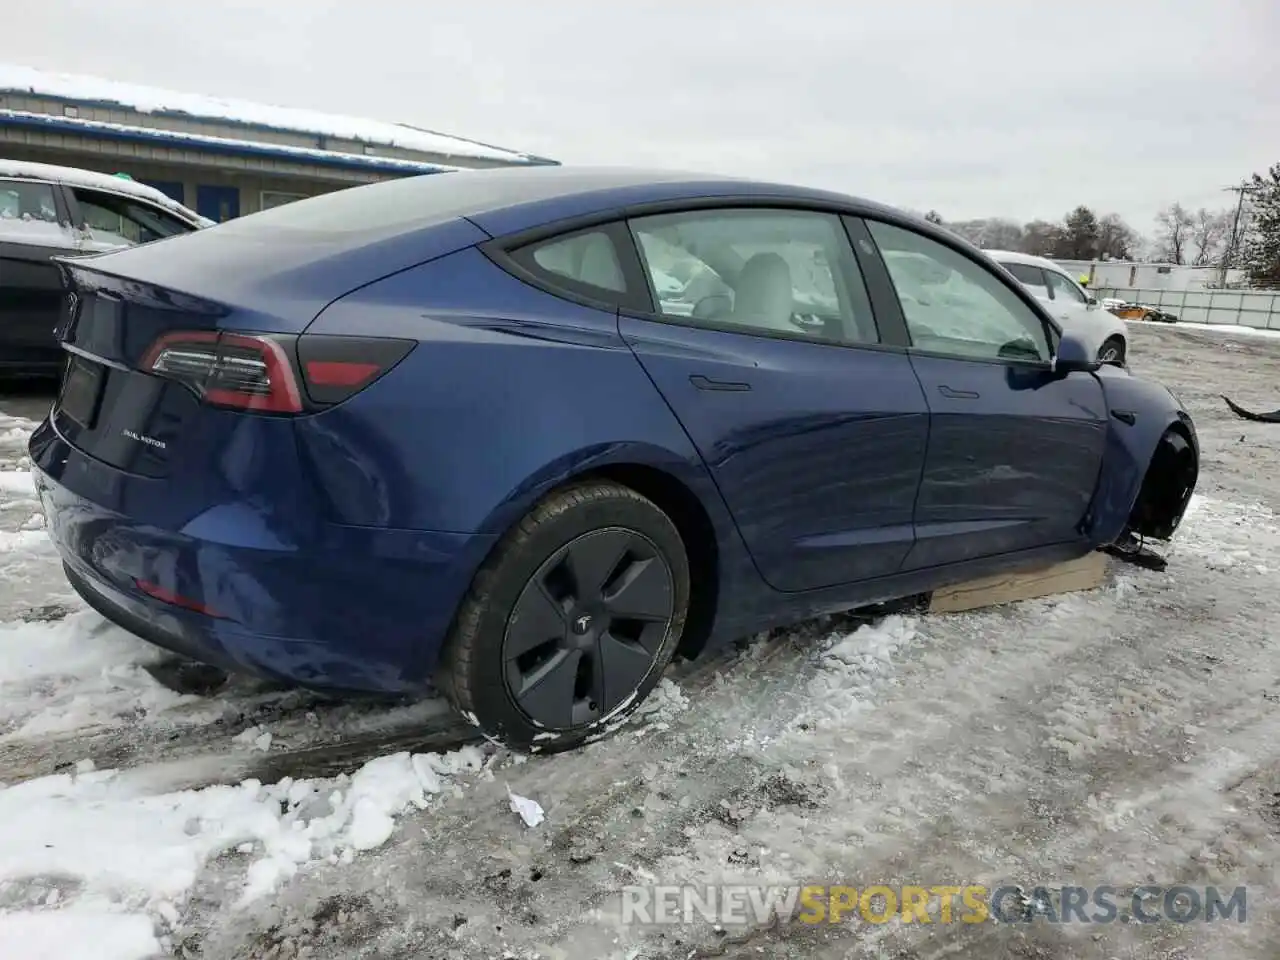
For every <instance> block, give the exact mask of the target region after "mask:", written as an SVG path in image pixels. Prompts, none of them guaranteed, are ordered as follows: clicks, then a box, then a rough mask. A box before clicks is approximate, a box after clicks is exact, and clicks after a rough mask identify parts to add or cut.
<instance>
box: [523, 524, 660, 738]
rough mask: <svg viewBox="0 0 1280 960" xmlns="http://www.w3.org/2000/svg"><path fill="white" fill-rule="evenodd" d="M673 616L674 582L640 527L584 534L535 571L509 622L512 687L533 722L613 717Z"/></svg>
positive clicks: (559, 725) (578, 722)
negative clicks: (639, 529)
mask: <svg viewBox="0 0 1280 960" xmlns="http://www.w3.org/2000/svg"><path fill="white" fill-rule="evenodd" d="M674 616H675V582H674V578H673V576H672V573H671V567H670V565H669V564H668V563H667V561H666V559H665V558H664V557H663V556H662V554H661V551H660V550H659V549H658V547H657V545H656V544H654V543H653V541H652V540H650V539H649V538H648V537H646V536H644V535H643V534H641V533H638V532H637V531H635V530H628V529H625V528H622V527H613V528H608V529H604V530H594V531H592V532H590V533H585V534H583V535H581V536H579V537H577V538H576V539H574V540H573V541H571V542H570V543H567V544H565V545H564V546H563V547H561V548H560V549H559V550H558V551H557V552H556V553H555V554H554V555H553V556H552V557H550V558H549V559H548V560H547V561H546V562H545V563H543V564H542V566H541V567H539V568H538V571H537V572H536V573H535V574H534V575H533V577H532V578H530V580H529V582H528V583H527V584H526V585H525V588H524V590H523V591H522V592H521V594H520V599H519V600H517V601H516V606H515V609H514V610H513V611H512V612H511V617H510V619H509V620H508V621H507V630H506V635H505V636H504V638H503V645H502V661H503V665H504V667H505V679H506V685H507V691H508V693H510V695H511V697H512V699H513V700H514V701H515V702H516V704H517V705H518V706H519V708H520V710H521V712H522V713H524V714H525V716H527V717H528V718H529V720H530V721H532V722H533V723H534V724H535V725H536V726H539V727H543V728H546V729H549V730H568V729H571V728H573V727H581V726H585V725H586V724H589V723H591V722H593V721H596V720H600V719H601V718H603V717H607V716H608V715H609V714H610V713H611V712H612V711H614V710H615V709H616V708H617V707H618V706H619V705H620V704H622V703H623V702H624V701H625V700H626V698H627V697H629V696H631V695H633V694H634V693H635V691H636V690H637V689H638V688H639V686H640V683H641V681H643V680H644V678H645V677H646V676H648V674H649V672H650V671H651V670H652V669H653V665H654V661H655V659H656V658H657V656H658V654H659V653H660V651H661V650H662V646H663V641H664V640H665V639H666V636H667V632H668V630H669V629H670V627H671V621H672V619H673V618H674Z"/></svg>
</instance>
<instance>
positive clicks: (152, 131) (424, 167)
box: [0, 109, 462, 175]
mask: <svg viewBox="0 0 1280 960" xmlns="http://www.w3.org/2000/svg"><path fill="white" fill-rule="evenodd" d="M0 124H16V125H19V126H28V127H43V128H47V129H48V128H51V129H56V130H61V131H71V132H74V133H80V134H88V135H91V136H99V137H108V138H118V139H122V140H133V141H139V140H141V141H146V142H151V143H163V144H166V145H170V146H193V147H196V148H198V149H205V150H212V151H215V152H231V153H236V154H259V155H266V156H272V157H284V158H290V159H293V160H297V161H300V162H309V163H322V164H326V165H331V166H333V165H336V166H341V167H355V168H367V169H370V170H381V171H391V172H397V173H401V174H405V175H410V174H420V173H445V172H448V171H450V170H460V169H462V168H461V167H451V166H446V165H444V164H440V163H427V162H426V161H425V160H402V159H400V158H399V157H377V156H368V155H366V154H362V153H340V152H338V151H336V150H321V149H319V148H318V147H293V146H289V145H288V144H282V143H262V142H260V141H257V140H236V139H233V138H232V137H214V136H209V135H208V134H202V133H186V132H179V131H177V130H163V129H161V128H159V127H138V126H131V125H129V124H126V123H107V122H106V121H105V120H85V119H83V118H81V117H63V116H57V115H54V114H48V113H30V112H27V111H24V110H4V109H0Z"/></svg>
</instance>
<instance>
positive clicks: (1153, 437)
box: [1087, 366, 1199, 544]
mask: <svg viewBox="0 0 1280 960" xmlns="http://www.w3.org/2000/svg"><path fill="white" fill-rule="evenodd" d="M1097 376H1098V379H1099V380H1100V381H1101V383H1102V388H1103V391H1104V393H1105V395H1106V402H1107V410H1108V413H1109V426H1108V431H1107V448H1106V453H1105V454H1104V456H1103V461H1102V474H1101V477H1100V478H1099V481H1098V489H1097V490H1096V491H1095V493H1094V499H1093V502H1092V504H1091V505H1090V508H1089V519H1088V521H1087V526H1088V533H1089V536H1090V539H1091V540H1093V541H1094V542H1095V543H1098V544H1107V543H1111V542H1113V541H1115V540H1116V538H1118V537H1119V536H1120V534H1121V533H1123V532H1124V528H1125V525H1126V523H1127V522H1128V519H1129V514H1130V513H1131V512H1132V510H1133V506H1134V503H1135V502H1136V500H1137V497H1138V492H1139V490H1140V489H1141V487H1142V480H1143V477H1144V476H1145V475H1146V472H1147V467H1148V465H1150V463H1151V458H1152V456H1153V455H1154V454H1155V451H1156V446H1157V444H1158V443H1159V442H1160V438H1161V437H1162V436H1163V435H1164V432H1165V431H1166V430H1167V429H1169V428H1170V427H1171V426H1174V425H1175V424H1178V425H1181V427H1182V428H1183V429H1184V430H1185V431H1186V433H1187V435H1188V436H1189V437H1190V438H1191V441H1192V444H1193V446H1196V445H1197V440H1196V432H1195V425H1194V424H1193V423H1192V421H1191V417H1190V415H1189V414H1188V413H1187V412H1186V410H1184V409H1183V407H1182V404H1181V403H1179V402H1178V401H1177V400H1176V399H1174V397H1173V395H1172V394H1171V393H1169V391H1168V390H1167V389H1166V388H1165V387H1163V386H1162V385H1160V384H1159V383H1156V382H1155V381H1153V380H1144V379H1142V378H1139V377H1134V376H1131V375H1129V374H1128V373H1126V372H1125V371H1123V370H1120V369H1117V368H1115V367H1111V366H1105V367H1103V368H1101V369H1100V370H1099V371H1098V372H1097ZM1129 416H1132V420H1133V422H1132V424H1130V423H1126V422H1125V419H1126V418H1128V417H1129ZM1196 450H1197V457H1198V456H1199V448H1198V446H1196Z"/></svg>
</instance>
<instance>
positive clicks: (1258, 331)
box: [1125, 320, 1280, 339]
mask: <svg viewBox="0 0 1280 960" xmlns="http://www.w3.org/2000/svg"><path fill="white" fill-rule="evenodd" d="M1125 322H1126V323H1132V324H1139V325H1142V326H1150V327H1163V326H1167V324H1163V323H1160V322H1158V321H1156V320H1126V321H1125ZM1177 328H1178V330H1180V331H1183V332H1186V331H1192V330H1208V331H1211V332H1213V333H1230V334H1233V335H1235V336H1243V337H1269V338H1272V339H1274V338H1276V337H1280V330H1270V329H1266V328H1263V327H1246V326H1241V325H1240V324H1233V323H1192V322H1190V321H1188V322H1184V323H1181V324H1178V325H1177Z"/></svg>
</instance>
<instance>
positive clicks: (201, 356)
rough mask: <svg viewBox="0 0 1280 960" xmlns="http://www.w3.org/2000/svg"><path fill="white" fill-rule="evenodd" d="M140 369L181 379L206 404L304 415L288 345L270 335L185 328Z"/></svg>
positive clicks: (161, 343) (155, 347) (161, 342)
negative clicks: (260, 335)
mask: <svg viewBox="0 0 1280 960" xmlns="http://www.w3.org/2000/svg"><path fill="white" fill-rule="evenodd" d="M142 369H143V370H145V371H146V372H147V373H154V374H157V375H159V376H162V377H167V378H169V379H171V380H177V381H179V382H180V383H183V384H185V385H186V386H188V387H190V388H191V389H192V390H194V391H195V392H196V394H197V395H198V396H199V397H200V398H201V399H202V400H204V402H205V403H208V404H210V405H211V406H216V407H232V408H234V409H237V410H257V411H262V412H263V413H301V412H302V410H303V409H304V408H303V404H302V393H301V391H300V390H299V389H298V379H297V377H295V376H294V373H293V364H292V363H291V362H290V361H289V356H288V354H286V353H285V350H284V348H283V347H282V346H281V345H280V344H279V343H277V342H276V341H274V340H272V339H271V338H269V337H259V336H252V335H249V334H241V333H218V332H215V331H204V330H185V331H180V332H177V333H166V334H164V335H163V336H162V337H160V339H158V340H157V341H156V342H155V343H154V344H152V345H151V349H150V350H148V351H147V354H146V356H145V357H143V360H142Z"/></svg>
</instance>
